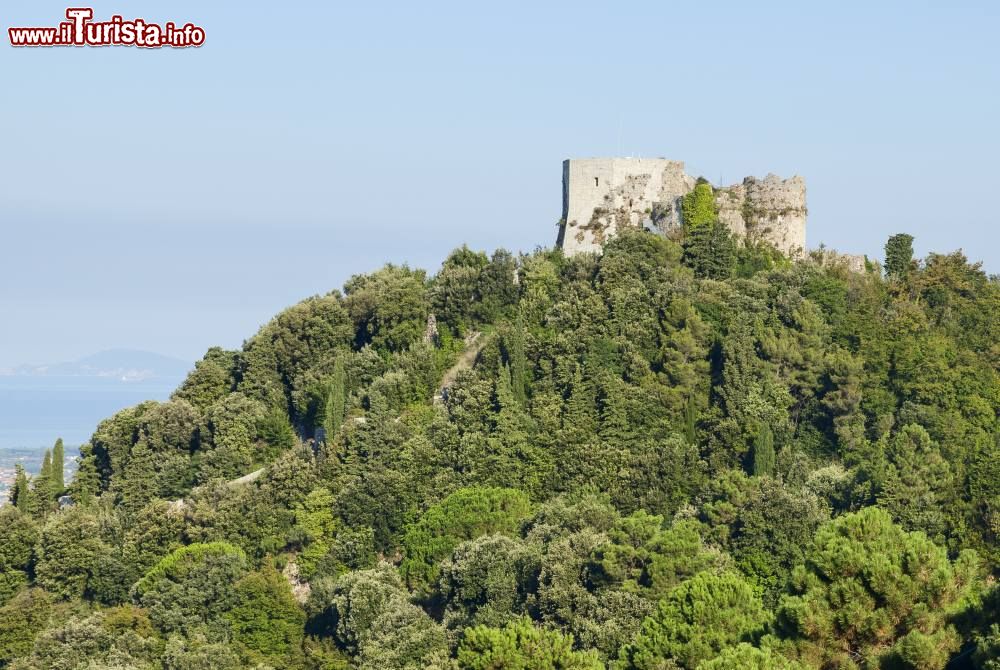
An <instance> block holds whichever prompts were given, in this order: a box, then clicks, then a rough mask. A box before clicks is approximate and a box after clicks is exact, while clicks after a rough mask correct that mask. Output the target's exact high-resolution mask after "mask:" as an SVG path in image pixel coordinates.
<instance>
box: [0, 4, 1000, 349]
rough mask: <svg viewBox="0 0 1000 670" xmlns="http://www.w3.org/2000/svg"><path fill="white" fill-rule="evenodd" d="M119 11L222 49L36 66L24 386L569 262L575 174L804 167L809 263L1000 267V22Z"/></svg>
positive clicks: (11, 190) (26, 9)
mask: <svg viewBox="0 0 1000 670" xmlns="http://www.w3.org/2000/svg"><path fill="white" fill-rule="evenodd" d="M815 4H817V3H805V2H801V0H798V1H795V2H763V1H761V2H746V0H741V1H740V2H731V3H730V2H720V1H717V2H713V3H710V4H705V3H696V2H690V1H689V2H684V3H676V2H663V1H662V0H660V1H657V2H649V3H628V2H608V1H607V0H602V1H601V2H599V3H588V2H582V1H580V0H574V1H573V2H566V3H541V2H537V0H536V1H534V2H527V3H523V4H522V3H516V2H509V1H508V2H503V3H492V4H490V5H487V4H486V3H481V2H470V1H469V0H464V1H463V2H456V3H448V4H445V3H435V2H412V1H411V2H405V3H399V4H387V3H378V4H376V3H369V2H350V3H340V2H299V3H295V2H274V3H267V4H263V3H255V2H239V3H236V2H231V3H230V2H212V3H206V2H128V1H125V0H119V1H117V2H107V3H99V4H97V5H94V10H95V14H96V18H98V19H107V18H110V16H111V15H112V14H116V13H117V14H122V15H125V17H126V18H134V17H143V18H145V19H147V20H149V21H156V22H160V23H165V22H166V21H174V22H176V23H184V22H187V21H193V22H194V23H197V24H200V25H202V26H204V27H205V29H206V31H207V42H206V44H205V46H203V47H202V48H200V49H188V50H169V49H163V50H152V51H145V50H140V49H135V48H123V47H111V48H52V49H13V48H11V47H10V46H9V45H8V43H7V39H6V28H7V27H9V26H12V25H14V26H23V25H27V26H36V25H37V26H50V25H56V24H57V23H58V22H59V21H60V20H61V18H62V17H63V15H64V14H63V13H64V11H65V8H66V6H67V5H66V4H65V3H62V4H59V3H54V2H50V1H48V0H5V2H4V4H3V7H2V9H0V23H2V24H3V25H2V27H3V29H4V35H3V40H4V44H2V45H0V367H3V366H8V365H15V364H18V363H27V362H38V363H41V362H51V361H58V360H64V359H71V358H75V357H78V356H82V355H85V354H88V353H91V352H93V351H97V350H101V349H106V348H111V347H134V348H142V349H149V350H153V351H158V352H161V353H164V354H169V355H174V356H178V357H182V358H185V359H188V360H194V359H195V358H197V357H199V356H200V355H201V354H202V353H203V351H204V350H205V349H206V348H207V347H209V346H211V345H223V346H227V347H235V346H239V345H240V343H241V342H242V340H243V339H244V338H246V337H248V336H250V335H251V334H253V332H255V331H256V329H257V328H258V327H259V325H260V324H261V323H263V322H264V321H266V320H267V319H268V318H269V317H270V316H272V315H273V314H274V313H276V312H277V311H279V310H280V309H281V308H283V307H285V306H287V305H289V304H291V303H293V302H295V301H297V300H299V299H301V298H303V297H306V296H309V295H312V294H315V293H323V292H326V291H328V290H330V289H332V288H337V287H339V286H341V285H342V283H343V281H344V280H345V279H346V278H347V277H349V276H350V275H351V274H353V273H356V272H361V271H366V270H370V269H374V268H376V267H378V266H380V265H381V264H382V263H383V262H386V261H393V262H409V263H410V264H411V265H417V266H421V267H427V268H428V269H431V270H433V269H434V268H436V267H437V266H438V264H439V263H440V261H441V260H442V259H443V257H444V256H445V255H446V254H447V252H448V251H449V250H450V249H451V248H453V247H455V246H458V245H460V244H462V243H463V242H467V243H468V244H469V245H470V246H473V247H476V248H483V249H492V248H494V247H497V246H504V247H507V248H510V249H512V250H530V249H532V248H533V247H535V246H536V245H543V246H548V245H551V244H552V243H553V241H554V240H555V235H556V227H555V224H556V220H557V219H558V218H559V215H560V206H561V201H560V178H561V165H560V163H561V161H562V160H563V159H564V158H567V157H582V156H608V155H616V154H625V155H641V156H665V157H669V158H675V159H680V160H685V161H686V162H687V164H688V168H689V172H692V173H693V174H704V175H705V176H707V177H709V178H710V179H711V180H712V181H718V180H719V179H720V177H721V179H722V180H723V181H724V182H726V183H731V182H735V181H738V180H739V179H741V178H742V177H743V176H745V175H748V174H757V175H764V174H766V173H767V172H775V173H777V174H780V175H783V176H789V175H792V174H796V173H797V174H801V175H803V176H804V177H805V178H806V181H807V184H808V189H809V191H808V200H809V203H808V204H809V228H808V243H809V245H810V246H815V245H818V244H819V243H820V242H825V243H827V244H828V245H830V246H833V247H836V248H839V249H842V250H844V251H851V252H861V253H868V254H870V255H874V256H879V257H881V248H882V244H883V243H884V241H885V238H886V237H887V236H888V235H890V234H892V233H895V232H899V231H908V232H910V233H912V234H914V235H915V236H916V238H917V250H918V252H919V253H921V254H923V253H926V252H927V251H929V250H935V251H950V250H953V249H956V248H960V247H961V248H963V249H965V251H966V252H967V253H968V254H969V255H970V256H971V257H972V258H974V259H981V260H983V261H984V262H985V265H986V268H987V269H988V270H989V271H991V272H1000V250H998V247H997V244H996V241H997V227H998V223H1000V214H998V212H1000V209H998V206H997V205H996V202H995V201H996V193H997V185H998V184H1000V160H998V156H1000V131H998V126H997V120H998V119H1000V109H998V107H1000V104H998V102H1000V40H998V39H997V35H998V34H1000V3H996V2H994V1H990V2H986V1H983V2H950V3H928V2H913V1H908V2H883V3H872V2H870V1H867V2H836V3H833V2H828V3H824V5H825V7H823V8H817V7H815V6H813V5H815Z"/></svg>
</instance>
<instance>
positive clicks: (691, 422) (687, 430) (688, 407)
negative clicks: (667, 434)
mask: <svg viewBox="0 0 1000 670" xmlns="http://www.w3.org/2000/svg"><path fill="white" fill-rule="evenodd" d="M697 423H698V409H697V408H696V407H695V406H694V394H693V393H692V394H691V395H689V396H688V399H687V403H686V404H685V405H684V439H685V440H687V443H688V444H694V443H695V441H696V440H697V435H696V434H695V427H696V426H697Z"/></svg>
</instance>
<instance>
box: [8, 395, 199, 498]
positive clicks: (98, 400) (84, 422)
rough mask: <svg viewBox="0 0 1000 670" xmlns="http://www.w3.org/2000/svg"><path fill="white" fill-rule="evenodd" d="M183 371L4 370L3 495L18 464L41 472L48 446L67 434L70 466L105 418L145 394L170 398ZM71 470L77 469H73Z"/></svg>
mask: <svg viewBox="0 0 1000 670" xmlns="http://www.w3.org/2000/svg"><path fill="white" fill-rule="evenodd" d="M182 380H183V378H182V377H180V376H178V377H162V376H161V377H155V378H153V379H145V380H137V381H122V380H121V379H118V378H114V377H96V376H83V375H67V376H53V375H44V376H29V375H10V376H0V499H6V497H7V496H6V489H7V487H8V486H9V484H10V479H11V476H10V475H11V473H12V472H13V470H14V466H15V464H17V463H20V464H21V465H22V466H23V467H24V468H25V470H27V472H28V473H29V474H35V473H37V472H38V470H39V468H40V466H41V462H42V457H43V455H44V453H45V450H46V449H51V448H52V445H53V444H55V441H56V439H58V438H62V439H63V443H64V445H65V448H66V463H67V470H69V471H72V470H73V469H74V466H75V459H76V457H77V456H78V455H79V447H80V445H81V444H85V443H86V442H87V441H88V440H89V439H90V436H91V435H92V434H93V433H94V429H95V428H96V427H97V424H98V423H100V422H101V420H103V419H105V418H107V417H109V416H111V415H113V414H114V413H115V412H117V411H119V410H121V409H125V408H126V407H131V406H133V405H137V404H138V403H140V402H143V401H145V400H160V401H162V400H166V399H167V398H169V397H170V394H171V393H172V392H173V391H174V389H176V388H177V386H178V385H179V384H180V383H181V381H182ZM68 474H71V473H68Z"/></svg>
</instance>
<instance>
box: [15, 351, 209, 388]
mask: <svg viewBox="0 0 1000 670" xmlns="http://www.w3.org/2000/svg"><path fill="white" fill-rule="evenodd" d="M191 367H192V364H191V363H190V362H187V361H182V360H179V359H177V358H171V357H169V356H164V355H162V354H155V353H152V352H149V351H141V350H138V349H108V350H105V351H101V352H98V353H96V354H92V355H90V356H85V357H84V358H80V359H78V360H75V361H69V362H63V363H53V364H46V365H19V366H17V367H14V368H0V376H5V377H101V378H106V379H117V380H119V381H122V382H138V381H145V380H149V379H156V378H158V377H166V378H171V379H176V378H183V376H184V375H186V374H187V373H188V371H189V370H190V369H191Z"/></svg>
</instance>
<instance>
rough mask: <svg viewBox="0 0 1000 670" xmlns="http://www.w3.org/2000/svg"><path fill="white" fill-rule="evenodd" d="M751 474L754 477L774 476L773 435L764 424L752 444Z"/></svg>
mask: <svg viewBox="0 0 1000 670" xmlns="http://www.w3.org/2000/svg"><path fill="white" fill-rule="evenodd" d="M753 474H754V476H756V477H763V476H765V475H768V476H770V475H773V474H774V433H773V432H771V428H770V426H768V425H767V424H764V425H762V426H761V427H760V430H758V431H757V436H756V437H755V438H754V442H753Z"/></svg>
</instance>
